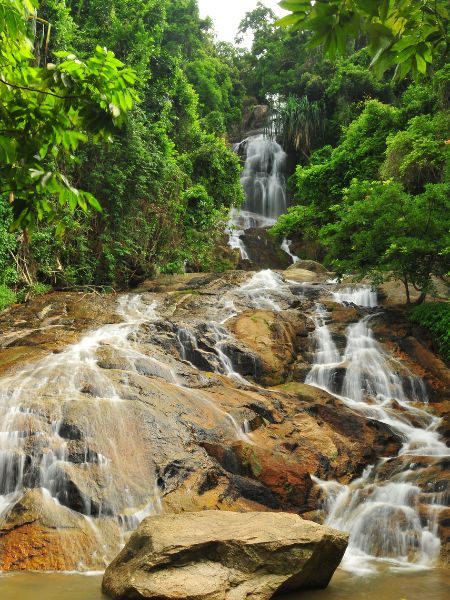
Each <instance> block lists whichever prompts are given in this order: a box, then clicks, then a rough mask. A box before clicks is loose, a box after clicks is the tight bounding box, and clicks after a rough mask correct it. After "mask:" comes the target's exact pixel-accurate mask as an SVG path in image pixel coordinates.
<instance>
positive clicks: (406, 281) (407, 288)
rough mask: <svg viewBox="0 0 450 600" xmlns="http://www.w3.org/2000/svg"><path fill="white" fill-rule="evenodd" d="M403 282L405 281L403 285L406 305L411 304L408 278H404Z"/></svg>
mask: <svg viewBox="0 0 450 600" xmlns="http://www.w3.org/2000/svg"><path fill="white" fill-rule="evenodd" d="M402 281H403V285H404V286H405V293H406V304H411V296H410V295H409V286H408V278H407V277H406V276H405V277H403V279H402Z"/></svg>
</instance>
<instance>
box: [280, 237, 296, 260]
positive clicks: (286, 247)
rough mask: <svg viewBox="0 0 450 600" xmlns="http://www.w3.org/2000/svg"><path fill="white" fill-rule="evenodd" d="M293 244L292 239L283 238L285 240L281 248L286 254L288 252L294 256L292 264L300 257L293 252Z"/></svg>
mask: <svg viewBox="0 0 450 600" xmlns="http://www.w3.org/2000/svg"><path fill="white" fill-rule="evenodd" d="M291 244H292V242H291V240H288V239H287V238H283V241H282V242H281V249H282V250H283V252H286V254H288V255H289V256H290V257H291V258H292V264H294V265H295V263H297V262H298V261H299V260H300V259H299V257H298V256H296V255H295V254H293V253H292V251H291Z"/></svg>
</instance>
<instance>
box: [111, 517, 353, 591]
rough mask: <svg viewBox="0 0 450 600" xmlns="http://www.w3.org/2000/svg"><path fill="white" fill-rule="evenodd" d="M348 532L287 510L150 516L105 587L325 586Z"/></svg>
mask: <svg viewBox="0 0 450 600" xmlns="http://www.w3.org/2000/svg"><path fill="white" fill-rule="evenodd" d="M346 547H347V536H346V534H344V533H341V532H338V531H336V530H334V529H331V528H329V527H324V526H321V525H317V524H315V523H312V522H309V521H304V520H303V519H301V518H300V517H298V516H297V515H293V514H287V513H264V512H259V513H257V512H249V513H235V512H222V511H204V512H197V513H184V514H179V515H165V516H159V517H150V518H148V519H146V520H145V521H143V523H142V524H141V525H140V527H139V529H138V530H137V531H136V532H135V533H134V534H133V535H132V537H131V539H130V540H129V542H128V544H127V545H126V546H125V548H124V549H123V550H122V552H121V553H120V554H119V556H118V557H117V558H116V559H115V560H114V561H113V562H112V563H111V565H110V566H109V567H108V568H107V570H106V572H105V576H104V579H103V591H104V592H106V593H107V594H109V595H110V596H111V597H112V598H115V599H120V600H127V599H129V600H131V599H137V598H153V599H154V600H172V599H173V600H175V599H181V598H183V599H184V600H268V599H269V598H272V597H273V596H274V595H275V594H278V593H283V592H290V591H297V590H305V589H317V588H319V589H320V588H325V587H326V586H327V585H328V583H329V581H330V579H331V576H332V575H333V573H334V571H335V569H336V568H337V566H338V565H339V562H340V560H341V558H342V556H343V554H344V551H345V549H346Z"/></svg>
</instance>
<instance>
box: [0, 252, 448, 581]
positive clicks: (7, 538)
mask: <svg viewBox="0 0 450 600" xmlns="http://www.w3.org/2000/svg"><path fill="white" fill-rule="evenodd" d="M261 275H262V276H261ZM328 278H329V274H327V273H326V272H325V271H324V270H323V269H321V268H320V265H317V264H315V263H313V262H312V261H303V262H300V263H297V264H296V266H295V268H292V269H289V270H287V271H286V272H285V273H284V274H281V273H273V272H271V273H270V272H266V273H262V274H257V273H246V272H242V271H229V272H226V273H223V274H192V273H191V274H184V275H178V276H161V277H159V278H158V279H155V280H152V281H148V282H146V283H145V284H144V285H142V286H141V288H140V289H139V290H138V291H137V292H136V293H131V294H127V295H126V296H122V295H120V296H112V295H111V296H106V295H105V296H100V295H98V294H92V295H84V294H76V293H72V294H66V293H64V294H63V293H52V294H49V295H47V296H42V297H38V298H35V299H34V300H32V301H31V302H30V303H28V304H26V305H22V306H18V307H13V308H11V309H10V310H8V311H4V312H3V313H1V314H0V432H1V433H2V434H3V435H0V506H1V505H2V501H3V500H6V503H7V505H8V509H7V510H6V511H0V569H2V570H20V569H23V570H55V569H58V570H74V569H86V570H90V569H101V568H103V567H104V566H105V562H106V561H109V560H111V559H112V558H113V557H114V556H115V555H116V554H117V552H118V551H119V549H120V547H121V544H122V541H123V540H124V539H127V538H128V536H129V535H130V534H131V531H133V530H134V529H135V528H136V527H137V525H138V522H139V521H140V520H141V518H142V517H143V516H146V515H148V514H151V513H152V512H153V513H154V512H157V511H159V510H161V509H162V510H163V511H164V512H167V513H183V512H196V511H202V510H211V509H213V510H220V511H224V512H227V511H234V512H237V511H245V512H251V511H263V512H266V511H277V512H278V511H285V512H290V513H297V514H301V515H302V516H303V517H305V518H308V519H312V520H318V521H320V520H321V519H322V518H323V511H321V508H322V507H323V502H322V501H323V499H324V494H323V490H321V488H320V487H319V486H318V484H317V483H316V479H315V478H319V479H322V480H325V481H330V480H335V481H336V482H337V483H339V484H341V485H348V484H350V483H351V482H352V481H354V480H355V479H357V478H359V477H360V476H361V475H362V474H363V472H364V471H365V469H366V467H367V466H368V465H372V464H376V463H377V462H378V461H379V459H380V458H385V459H387V460H386V461H385V462H383V464H384V469H383V473H385V476H384V475H383V477H382V481H387V480H389V479H391V478H392V477H400V476H401V474H402V473H403V472H406V471H408V472H410V473H411V468H410V464H411V460H410V455H408V454H404V455H402V454H400V455H399V456H397V457H396V455H397V453H398V452H399V450H400V448H401V446H402V439H401V437H400V436H399V434H398V432H396V431H395V430H392V429H391V428H390V427H389V426H388V425H387V424H386V423H384V422H382V421H377V420H376V418H371V413H370V412H369V414H367V415H364V414H361V413H358V412H355V411H354V410H353V409H352V408H351V407H349V406H348V405H346V404H345V403H344V402H342V401H341V399H340V398H338V397H336V396H333V395H330V394H329V393H327V392H326V391H323V390H322V389H319V388H317V387H312V386H311V385H307V384H305V383H303V382H304V381H305V378H306V376H307V374H308V372H309V371H310V369H311V363H312V361H313V360H314V353H315V350H316V347H315V333H314V332H315V327H316V325H315V323H314V315H315V311H316V304H317V303H320V305H321V306H323V307H324V308H325V309H326V310H327V314H328V317H327V319H328V325H327V327H328V330H329V333H330V336H331V338H332V340H333V342H334V344H335V345H336V347H337V349H338V350H339V353H340V355H341V356H342V355H343V353H344V352H345V347H346V343H347V335H346V331H347V329H348V327H349V326H351V325H352V324H354V323H356V322H358V321H359V320H360V319H361V317H362V316H365V315H370V319H371V321H370V322H371V325H372V329H373V332H374V335H375V337H376V339H377V340H378V341H379V342H380V343H381V344H382V345H383V347H384V348H385V349H386V351H387V352H388V354H389V356H390V357H391V358H390V359H389V360H391V361H393V362H392V366H393V369H394V370H395V371H396V373H397V374H398V376H399V377H401V378H402V379H403V384H404V386H405V390H406V391H408V390H409V388H410V387H411V385H414V384H415V383H417V382H416V379H415V378H414V377H413V376H417V377H421V378H423V380H424V381H425V384H426V388H427V391H428V395H429V399H430V403H429V405H428V407H427V406H424V405H423V404H422V403H420V404H418V407H419V408H423V409H424V410H423V414H422V413H420V414H418V415H416V416H415V417H414V422H417V423H418V424H419V425H420V423H421V420H422V421H423V422H424V423H425V424H426V413H427V412H430V411H433V412H434V414H436V415H437V416H440V417H442V421H441V423H440V424H439V431H440V432H441V434H442V437H443V438H445V439H447V440H449V439H450V400H449V399H448V398H449V396H448V382H449V378H448V370H447V368H446V367H445V365H444V364H443V363H442V361H440V360H439V358H438V357H437V356H436V355H434V354H433V353H432V347H431V346H429V345H428V344H427V341H426V339H425V338H423V337H417V328H416V326H413V325H412V324H411V323H409V322H408V321H407V319H406V317H405V314H404V311H400V308H396V307H390V306H388V308H387V309H385V310H384V312H383V313H382V314H378V313H379V308H376V309H367V308H361V307H358V306H356V305H348V304H346V305H342V304H337V303H336V302H334V301H333V296H332V294H331V290H332V289H333V287H332V284H331V285H329V284H327V283H326V280H327V279H328ZM152 307H153V308H152ZM142 311H143V313H142ZM371 311H372V312H371ZM347 364H348V363H346V362H345V361H343V362H342V363H339V364H338V365H337V366H336V368H335V372H334V373H333V381H334V383H335V384H336V390H338V391H339V390H340V389H341V388H342V383H343V378H344V376H345V373H346V370H347ZM230 370H232V372H231V373H230ZM243 378H245V379H243ZM446 390H447V391H446ZM387 409H388V410H389V414H390V415H393V416H395V415H404V410H405V409H404V407H402V406H401V405H400V404H399V403H398V402H396V401H395V400H390V401H389V407H388V408H387ZM410 419H412V417H411V416H410ZM5 433H7V434H8V435H4V434H5ZM9 434H12V435H9ZM449 445H450V441H449ZM419 458H420V461H419ZM425 459H427V460H425ZM428 459H429V460H428ZM414 464H415V468H419V466H420V478H418V479H417V485H418V486H420V489H421V492H420V494H419V495H418V497H417V502H418V503H419V504H420V518H422V517H423V518H425V516H426V514H427V511H429V510H430V506H432V504H433V503H436V502H439V504H440V505H444V504H446V503H447V502H448V493H449V489H450V488H449V486H448V479H449V478H448V470H449V461H448V459H446V460H440V459H439V461H437V458H436V457H434V456H433V457H431V458H430V457H419V456H418V455H416V456H415V458H414ZM380 472H381V471H380ZM414 473H415V471H414ZM414 476H415V475H414ZM433 510H434V509H433ZM449 510H450V509H445V510H441V511H440V512H439V516H438V517H437V518H436V526H437V528H438V530H439V535H440V537H441V540H442V550H443V552H442V555H443V556H450V539H449V529H450V526H449V522H450V521H449ZM274 514H276V513H274Z"/></svg>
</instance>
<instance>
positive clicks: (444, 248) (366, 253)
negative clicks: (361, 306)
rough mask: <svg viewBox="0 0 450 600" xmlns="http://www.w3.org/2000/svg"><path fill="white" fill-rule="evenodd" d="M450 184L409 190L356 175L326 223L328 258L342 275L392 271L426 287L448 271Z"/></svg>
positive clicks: (424, 289)
mask: <svg viewBox="0 0 450 600" xmlns="http://www.w3.org/2000/svg"><path fill="white" fill-rule="evenodd" d="M449 194H450V186H449V185H446V184H427V185H426V187H425V191H424V192H423V193H422V194H418V195H415V196H412V195H410V194H407V193H406V192H405V191H404V190H403V189H402V187H401V185H400V184H398V183H393V182H379V181H371V182H369V181H358V180H353V181H352V183H351V185H350V187H349V188H348V189H347V190H346V191H345V195H344V198H343V200H342V203H341V204H339V205H337V206H335V207H333V211H334V212H335V214H336V217H337V218H336V219H335V222H333V223H329V224H327V225H325V226H324V227H322V229H321V231H320V239H321V241H322V243H323V244H324V246H325V247H326V248H327V250H328V253H327V257H326V260H327V262H328V264H330V265H331V266H332V267H333V269H334V270H335V271H336V272H337V273H338V275H343V274H348V273H354V274H357V275H359V276H361V277H364V276H370V277H372V278H373V280H374V281H380V280H383V279H386V278H389V277H390V276H392V275H393V276H394V277H396V278H398V279H401V280H402V281H403V282H404V283H405V285H406V286H407V285H408V284H412V285H413V286H414V287H415V288H416V289H418V290H420V291H422V292H425V293H426V292H430V291H432V290H433V284H432V276H433V275H437V276H445V275H446V274H447V271H448V259H449V254H450V234H449V231H450V212H449V210H448V198H449Z"/></svg>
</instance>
